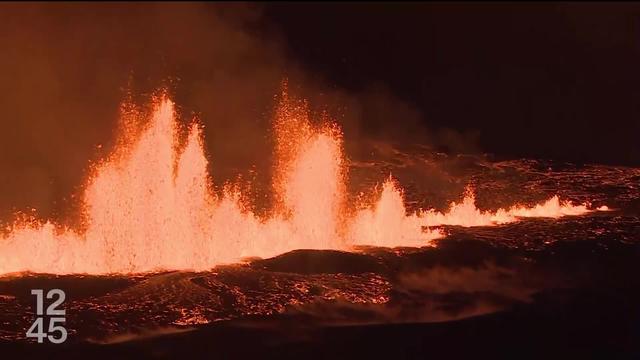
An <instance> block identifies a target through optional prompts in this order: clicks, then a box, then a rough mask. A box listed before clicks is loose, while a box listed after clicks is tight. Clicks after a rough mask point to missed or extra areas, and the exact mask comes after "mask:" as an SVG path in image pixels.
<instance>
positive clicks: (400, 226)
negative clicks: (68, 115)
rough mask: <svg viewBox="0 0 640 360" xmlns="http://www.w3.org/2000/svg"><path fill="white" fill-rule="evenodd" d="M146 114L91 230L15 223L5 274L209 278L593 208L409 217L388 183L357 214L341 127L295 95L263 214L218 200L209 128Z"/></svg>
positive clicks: (105, 177)
mask: <svg viewBox="0 0 640 360" xmlns="http://www.w3.org/2000/svg"><path fill="white" fill-rule="evenodd" d="M141 117H142V115H140V114H139V113H135V112H129V113H126V114H124V115H123V117H122V124H121V132H120V134H119V140H118V146H117V147H116V149H115V150H114V152H113V154H112V155H111V156H110V157H108V158H107V159H105V160H104V161H103V162H101V163H99V164H98V165H96V166H95V168H94V169H93V171H92V174H93V175H92V176H91V177H90V179H89V180H88V183H87V185H86V188H85V191H84V196H83V199H84V205H85V206H84V212H85V213H84V217H85V218H86V224H85V227H84V228H83V229H82V230H77V229H69V228H60V226H56V225H55V224H53V223H51V222H42V221H38V220H34V219H31V220H20V221H16V222H15V224H14V225H13V226H12V227H11V228H10V229H9V231H8V234H7V235H6V236H5V237H4V238H3V239H0V274H6V273H11V272H21V271H32V272H41V273H55V274H68V273H92V274H103V273H131V272H146V271H158V270H173V269H175V270H178V269H192V270H206V269H210V268H211V267H213V266H215V265H216V264H220V263H229V262H235V261H238V260H240V259H241V258H242V257H245V256H261V257H269V256H274V255H277V254H280V253H283V252H286V251H290V250H293V249H300V248H307V249H309V248H315V249H345V250H347V249H349V248H350V247H351V246H353V245H375V246H425V245H430V240H432V239H435V238H438V237H441V236H443V235H444V234H443V233H442V232H441V231H440V230H434V229H430V227H433V226H437V225H460V226H490V225H495V224H500V223H508V222H513V221H517V219H518V218H519V217H560V216H564V215H580V214H584V213H586V212H589V211H590V210H588V209H587V207H586V206H585V205H578V206H574V205H571V204H569V203H562V202H560V200H559V199H558V197H553V198H551V199H549V200H548V201H546V202H545V203H543V204H540V205H537V206H535V207H532V208H527V207H523V206H514V207H512V208H510V209H506V210H505V209H500V210H497V211H495V212H482V211H480V210H478V209H477V208H476V207H475V204H474V198H473V195H471V194H470V195H467V197H466V198H465V199H464V201H463V202H462V203H460V204H454V203H453V204H452V205H451V208H450V209H449V211H447V212H446V213H439V212H435V211H433V210H429V211H419V212H416V213H414V214H407V211H406V209H405V206H404V201H403V197H402V192H401V190H400V188H399V185H397V184H395V183H394V182H393V181H392V180H388V181H387V182H385V183H384V185H383V188H382V192H381V195H380V198H379V199H378V200H377V201H376V202H375V203H374V204H370V206H368V207H367V208H365V209H361V210H358V211H355V212H349V211H348V210H346V207H345V199H346V186H345V181H346V170H345V158H344V155H343V152H342V137H341V133H340V131H339V129H338V128H337V126H336V125H335V124H325V125H323V126H321V127H314V126H312V124H311V121H310V119H309V112H308V111H307V109H306V106H305V105H304V103H296V102H293V101H289V100H288V99H287V98H286V94H285V95H284V96H283V101H282V103H281V104H280V106H279V108H278V111H277V113H276V119H275V121H274V125H275V126H274V133H275V136H276V149H275V158H276V160H275V164H274V165H275V171H274V174H275V175H274V179H273V191H274V194H275V205H274V208H273V209H272V210H271V213H270V215H269V216H268V217H266V218H265V217H258V216H256V215H255V214H254V213H252V212H251V211H249V210H247V209H246V208H245V206H243V203H242V201H241V200H240V199H241V198H242V194H241V193H240V192H239V191H238V190H236V189H234V188H232V187H229V186H227V187H225V190H224V191H223V192H222V195H221V196H216V195H215V194H214V192H213V182H212V179H211V177H210V175H209V173H208V170H207V169H208V160H207V157H206V156H205V153H204V150H203V139H202V133H201V129H200V127H199V126H198V125H192V126H191V127H190V129H189V132H188V135H187V139H186V143H185V144H184V145H183V146H178V144H179V136H178V129H177V127H178V126H177V120H176V115H175V112H174V104H173V103H172V102H171V101H170V100H168V99H167V98H161V99H158V100H157V101H156V102H155V106H154V111H153V115H152V116H151V119H150V121H148V123H147V125H146V126H145V127H144V128H142V129H139V124H141V123H144V121H143V120H144V119H141Z"/></svg>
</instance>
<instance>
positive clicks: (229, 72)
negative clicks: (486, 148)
mask: <svg viewBox="0 0 640 360" xmlns="http://www.w3.org/2000/svg"><path fill="white" fill-rule="evenodd" d="M0 48H1V49H3V53H2V56H0V79H2V81H1V82H0V91H1V92H2V94H3V96H2V97H1V98H0V107H1V108H2V119H0V168H2V173H1V174H0V178H1V181H2V184H3V187H4V189H3V191H2V192H0V219H3V220H4V219H8V218H10V216H11V213H12V212H13V211H14V210H16V209H17V210H25V209H27V208H30V207H33V208H36V209H38V215H39V216H42V217H64V216H67V215H69V214H68V213H69V212H70V211H71V210H73V206H72V205H73V204H75V203H77V201H76V200H74V199H73V196H74V195H77V194H79V191H80V189H79V187H80V186H81V185H82V182H83V179H84V177H85V176H86V174H87V169H88V164H89V163H90V161H92V160H97V159H98V158H99V157H100V156H102V155H105V154H106V153H107V152H108V151H109V149H110V148H111V146H112V145H113V140H114V137H115V129H116V122H117V117H118V110H119V104H120V102H121V101H122V100H123V99H124V98H125V95H126V94H127V93H128V92H131V94H133V95H134V100H136V101H138V102H141V103H143V102H144V101H146V100H147V99H148V96H149V95H150V94H153V93H154V91H156V90H157V89H158V88H160V87H167V88H169V89H170V92H171V93H172V96H173V98H174V99H175V100H176V103H177V104H178V106H179V111H180V115H181V117H182V118H183V120H184V121H185V122H186V121H190V119H192V118H193V117H194V116H197V117H198V118H199V120H200V121H201V122H202V123H203V124H204V125H205V134H204V135H205V138H206V145H207V152H208V154H209V155H210V158H211V166H212V169H211V170H212V175H213V178H214V181H216V183H217V184H220V183H222V182H223V181H226V180H233V179H235V177H236V176H237V174H242V175H243V176H245V177H251V176H253V175H252V174H258V175H257V177H258V178H257V179H254V181H256V183H258V184H260V183H265V184H266V183H268V179H269V178H270V174H269V168H270V159H269V156H270V155H269V154H271V152H272V151H271V149H272V144H271V140H270V138H269V134H270V119H271V112H272V110H273V107H274V105H275V99H274V96H275V95H276V94H278V92H279V91H280V88H281V85H282V81H283V79H288V82H289V84H290V90H291V92H292V93H294V94H296V95H299V96H301V97H305V98H307V99H309V101H310V104H311V105H313V106H315V108H314V109H313V110H315V111H318V112H321V111H326V112H328V113H329V114H331V115H332V117H333V118H335V119H336V120H337V121H338V122H339V123H340V124H341V125H342V126H343V129H344V131H345V140H346V149H347V151H348V152H349V153H358V152H359V151H363V150H362V148H361V146H362V144H364V143H365V142H364V141H362V140H363V139H368V138H383V139H395V140H407V139H410V140H412V141H422V142H425V141H426V142H431V143H433V144H435V145H442V144H445V145H447V146H449V147H451V148H452V149H454V150H465V151H466V150H469V148H468V146H467V144H469V143H472V141H467V140H464V136H462V137H461V136H459V135H458V134H456V133H454V132H447V133H446V134H445V135H443V136H439V135H438V134H435V135H434V134H429V132H428V131H427V130H426V129H425V128H424V126H423V125H422V119H421V114H420V113H419V112H418V111H417V110H416V109H415V108H413V107H412V106H411V105H409V104H406V103H404V102H402V101H400V100H399V99H397V98H396V97H395V96H393V94H391V93H389V92H388V91H387V90H386V89H385V88H384V87H383V86H372V87H371V88H370V89H368V90H366V91H364V92H362V93H351V92H348V91H344V90H341V89H336V88H335V87H334V86H332V85H331V84H328V83H327V82H326V81H325V80H323V79H321V78H318V77H316V76H314V75H313V74H309V73H307V72H306V71H305V69H304V66H303V65H302V64H300V63H298V62H297V61H296V60H295V59H293V58H292V56H291V55H290V54H289V52H288V50H287V44H286V40H285V39H284V36H283V35H282V34H281V33H279V32H278V30H277V28H275V27H274V26H273V25H272V24H269V22H268V20H265V18H264V16H263V14H262V11H261V8H260V6H259V5H247V4H202V3H200V4H195V3H189V4H180V3H150V4H147V3H137V4H134V3H100V4H87V3H85V4H71V3H63V4H55V3H52V4H42V3H29V4H18V3H5V4H2V5H0ZM99 144H100V145H104V146H103V147H102V148H98V147H97V145H99ZM253 170H256V171H255V172H254V171H253ZM69 209H71V210H69Z"/></svg>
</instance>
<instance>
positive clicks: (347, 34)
mask: <svg viewBox="0 0 640 360" xmlns="http://www.w3.org/2000/svg"><path fill="white" fill-rule="evenodd" d="M266 15H267V17H268V18H270V19H272V20H273V21H274V22H275V23H276V24H277V25H278V26H279V27H280V28H281V29H282V31H283V32H284V34H285V36H286V38H287V43H288V46H289V48H290V51H292V53H293V54H294V55H295V57H297V58H298V59H300V60H301V61H302V62H303V63H304V64H306V65H307V66H308V67H309V68H310V69H312V71H314V72H319V73H321V74H323V75H324V76H326V77H327V78H329V79H330V80H331V82H332V83H334V84H336V85H338V86H341V87H345V88H348V89H356V90H357V89H363V88H366V87H367V86H370V85H371V84H374V83H382V84H384V85H386V86H388V88H389V89H390V90H391V91H392V92H393V93H394V94H395V95H396V96H399V97H400V98H401V99H403V100H405V101H407V102H409V103H411V104H413V105H414V106H416V107H417V108H418V109H419V110H420V111H421V113H422V115H423V116H422V119H423V121H424V122H425V123H426V124H427V125H428V126H429V127H430V128H441V127H445V128H453V129H456V130H459V131H471V132H473V131H477V134H479V138H478V141H479V145H480V149H482V150H484V151H488V152H493V153H496V154H498V155H504V156H543V157H549V158H557V159H567V160H572V161H585V162H606V163H612V164H634V165H639V164H640V140H639V135H640V88H639V84H640V76H639V75H640V71H639V69H640V5H638V4H604V3H600V4H598V3H569V4H548V3H547V4H534V3H529V4H516V3H511V4H509V3H501V4H464V3H455V4H435V3H430V4H425V3H405V4H384V3H375V4H361V3H352V4H337V3H330V4H319V3H316V4H291V3H277V4H270V5H267V6H266ZM397 121H398V126H402V121H401V120H400V119H398V120H397Z"/></svg>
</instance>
